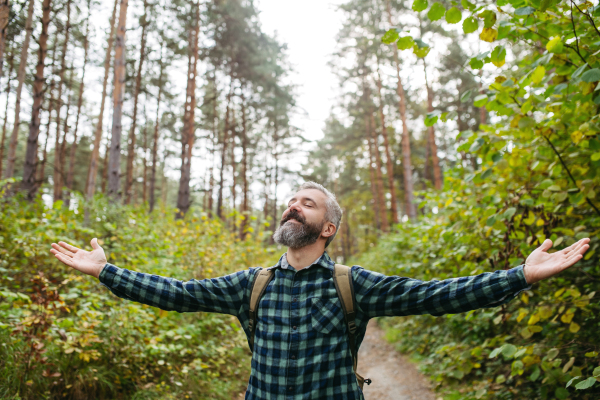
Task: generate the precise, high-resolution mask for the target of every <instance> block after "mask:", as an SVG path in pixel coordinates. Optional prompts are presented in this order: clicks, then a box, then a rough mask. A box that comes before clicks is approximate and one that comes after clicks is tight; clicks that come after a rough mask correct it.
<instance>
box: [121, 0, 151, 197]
mask: <svg viewBox="0 0 600 400" xmlns="http://www.w3.org/2000/svg"><path fill="white" fill-rule="evenodd" d="M142 18H143V20H144V23H143V25H142V39H141V43H140V57H139V58H140V60H139V63H138V70H137V74H136V77H135V89H134V93H133V116H132V117H131V118H132V121H131V128H130V129H129V146H128V147H127V169H126V175H125V176H126V177H125V204H129V203H130V202H131V194H132V193H131V191H132V186H133V161H134V158H135V128H136V123H137V111H138V97H139V95H140V89H141V86H142V70H143V66H144V59H145V58H146V27H147V26H148V21H147V18H148V1H147V0H144V16H143V17H142Z"/></svg>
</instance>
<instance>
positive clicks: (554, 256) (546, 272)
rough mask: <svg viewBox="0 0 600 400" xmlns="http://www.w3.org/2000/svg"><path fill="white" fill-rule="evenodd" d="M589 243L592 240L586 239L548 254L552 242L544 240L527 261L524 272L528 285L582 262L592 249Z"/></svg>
mask: <svg viewBox="0 0 600 400" xmlns="http://www.w3.org/2000/svg"><path fill="white" fill-rule="evenodd" d="M589 242H590V238H584V239H581V240H579V241H578V242H576V243H573V244H572V245H571V246H569V247H567V248H565V249H563V250H560V251H557V252H555V253H548V250H549V249H550V248H551V247H552V240H550V239H546V240H544V243H542V245H541V246H540V247H538V248H537V249H535V250H534V251H533V252H532V253H531V254H530V255H529V257H527V260H525V269H524V272H525V279H526V280H527V283H529V284H531V283H535V282H537V281H540V280H542V279H546V278H549V277H551V276H553V275H556V274H558V273H559V272H561V271H563V270H565V269H567V268H569V267H570V266H571V265H573V264H575V263H576V262H577V261H579V260H581V258H582V257H583V254H584V253H585V252H586V251H587V250H588V249H589V248H590V246H589V244H588V243H589Z"/></svg>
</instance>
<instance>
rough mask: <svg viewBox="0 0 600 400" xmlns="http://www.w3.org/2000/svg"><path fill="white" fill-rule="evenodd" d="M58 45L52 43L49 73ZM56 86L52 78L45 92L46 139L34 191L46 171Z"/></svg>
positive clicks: (52, 69)
mask: <svg viewBox="0 0 600 400" xmlns="http://www.w3.org/2000/svg"><path fill="white" fill-rule="evenodd" d="M57 44H58V43H56V42H55V43H54V48H53V50H52V62H51V63H50V68H51V71H54V63H55V61H56V53H57V51H56V46H57ZM55 84H56V81H55V80H54V78H52V79H51V81H50V85H48V87H47V90H48V92H49V93H50V98H49V99H48V107H47V108H48V121H47V122H46V139H45V141H44V148H43V149H42V159H41V161H38V162H37V164H39V168H37V167H36V174H37V177H36V190H37V188H39V187H40V186H41V185H42V184H43V183H44V179H45V177H44V175H45V169H46V160H47V158H46V157H47V150H48V141H49V139H50V125H51V124H52V112H53V111H54V105H55V100H54V85H55ZM37 153H38V152H36V157H38V158H39V155H38V154H37Z"/></svg>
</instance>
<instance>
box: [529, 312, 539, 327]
mask: <svg viewBox="0 0 600 400" xmlns="http://www.w3.org/2000/svg"><path fill="white" fill-rule="evenodd" d="M539 320H540V316H539V315H538V314H537V313H535V314H533V315H532V316H531V317H529V321H528V322H527V325H534V324H536V323H537V322H538V321H539Z"/></svg>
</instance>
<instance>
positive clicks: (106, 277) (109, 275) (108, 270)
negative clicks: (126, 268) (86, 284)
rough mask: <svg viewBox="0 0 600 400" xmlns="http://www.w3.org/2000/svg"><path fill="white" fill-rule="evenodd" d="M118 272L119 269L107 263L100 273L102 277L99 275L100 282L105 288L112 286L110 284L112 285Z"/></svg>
mask: <svg viewBox="0 0 600 400" xmlns="http://www.w3.org/2000/svg"><path fill="white" fill-rule="evenodd" d="M118 270H119V267H117V266H114V265H112V264H109V263H106V265H104V268H102V271H100V275H98V280H99V281H100V283H102V284H103V285H104V286H110V283H112V280H113V278H114V277H115V276H116V275H117V271H118Z"/></svg>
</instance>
